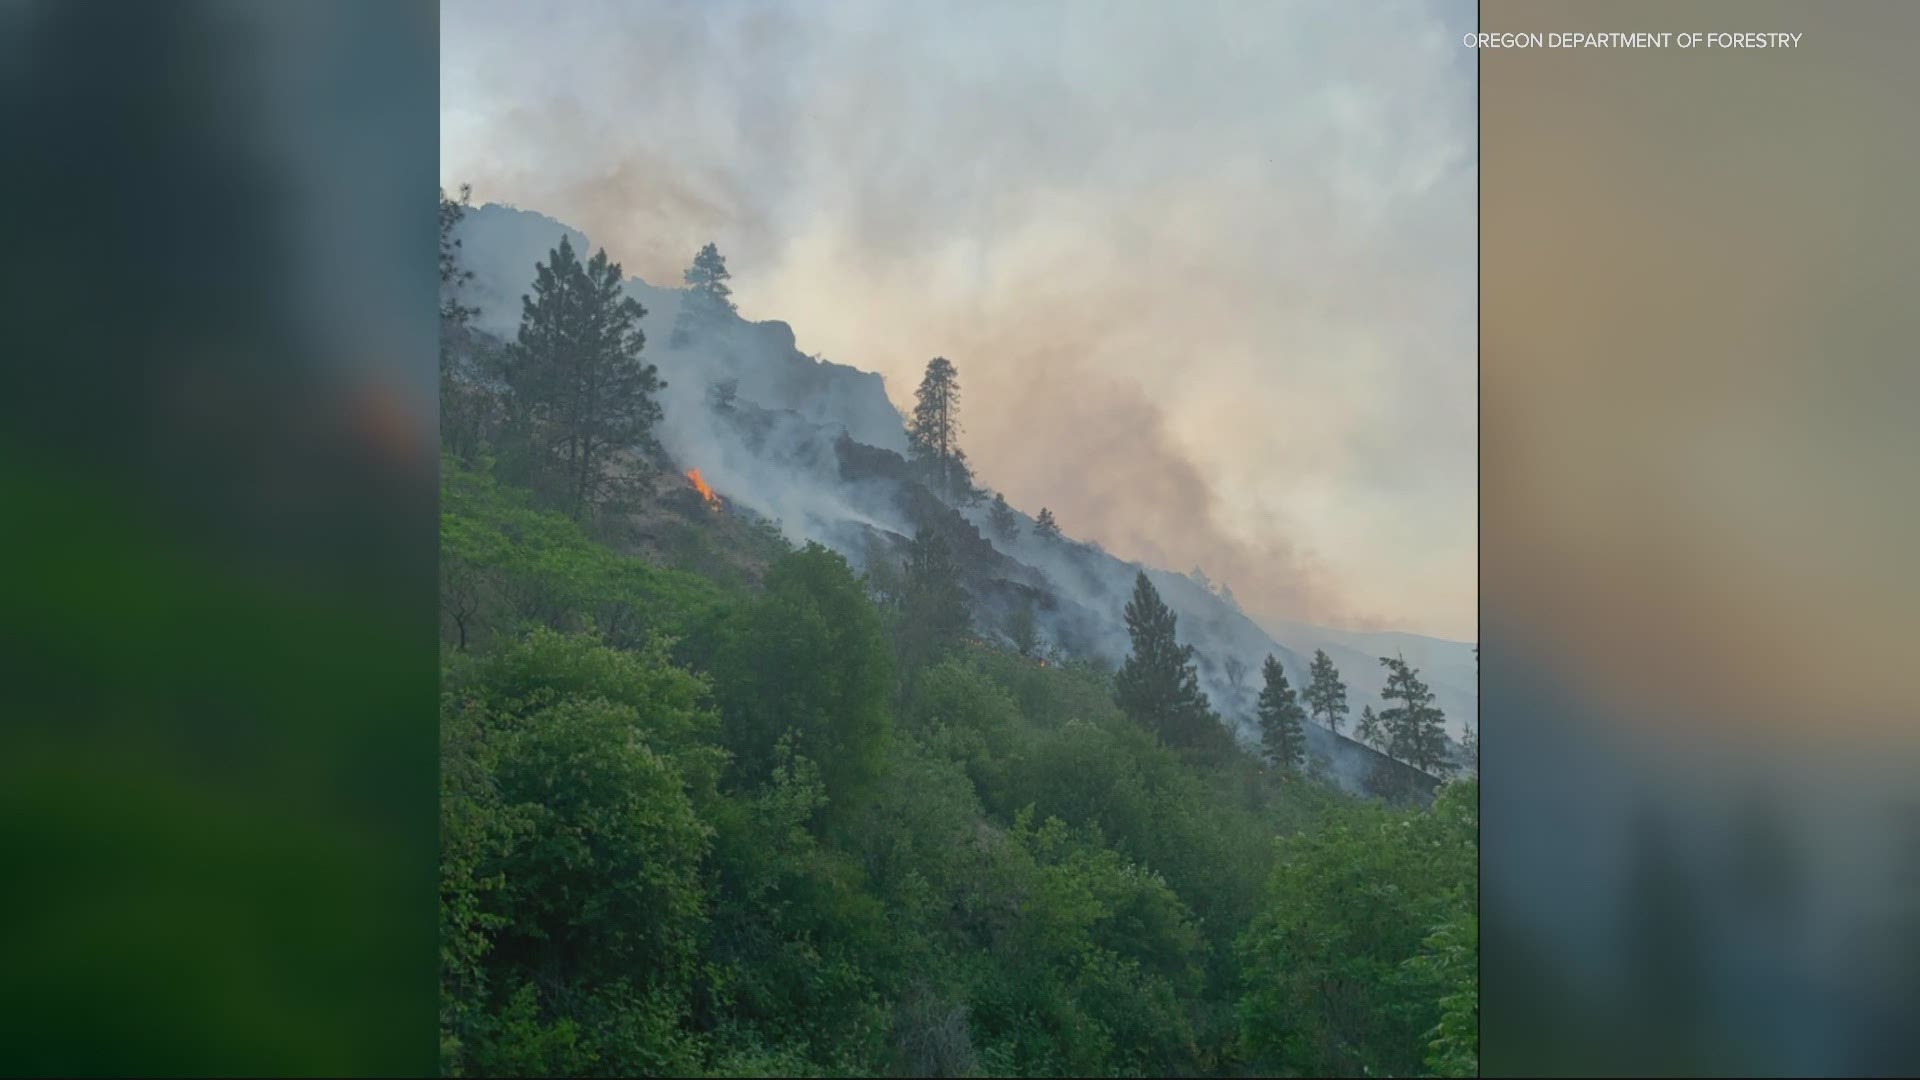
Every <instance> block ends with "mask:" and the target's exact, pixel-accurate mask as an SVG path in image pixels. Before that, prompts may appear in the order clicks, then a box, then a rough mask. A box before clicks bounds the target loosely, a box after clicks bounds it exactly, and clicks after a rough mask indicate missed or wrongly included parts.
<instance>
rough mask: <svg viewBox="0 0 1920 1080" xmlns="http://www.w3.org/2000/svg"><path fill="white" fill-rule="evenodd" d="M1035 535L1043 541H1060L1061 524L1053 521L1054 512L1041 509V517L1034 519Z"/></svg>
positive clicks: (1044, 508)
mask: <svg viewBox="0 0 1920 1080" xmlns="http://www.w3.org/2000/svg"><path fill="white" fill-rule="evenodd" d="M1033 533H1034V535H1035V536H1038V537H1040V538H1041V539H1043V540H1058V539H1060V524H1059V522H1056V521H1054V520H1053V511H1051V510H1049V509H1047V508H1046V507H1044V506H1043V507H1041V508H1040V516H1039V517H1037V518H1035V519H1034V522H1033Z"/></svg>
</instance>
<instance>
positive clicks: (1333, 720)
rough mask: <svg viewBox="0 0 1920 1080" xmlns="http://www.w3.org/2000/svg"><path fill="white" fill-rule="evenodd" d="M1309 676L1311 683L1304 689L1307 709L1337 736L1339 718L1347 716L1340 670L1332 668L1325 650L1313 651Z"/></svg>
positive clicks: (1330, 660) (1345, 695) (1344, 688)
mask: <svg viewBox="0 0 1920 1080" xmlns="http://www.w3.org/2000/svg"><path fill="white" fill-rule="evenodd" d="M1309 675H1310V676H1311V681H1310V682H1309V683H1308V684H1307V689H1306V698H1307V708H1308V710H1309V711H1310V712H1311V714H1312V715H1314V716H1317V717H1320V718H1322V722H1323V723H1325V724H1326V725H1327V727H1328V729H1329V730H1331V731H1332V732H1333V733H1334V734H1336V735H1338V734H1339V733H1340V718H1341V717H1343V716H1345V715H1347V684H1346V683H1343V682H1341V681H1340V669H1338V668H1336V667H1334V666H1333V660H1332V659H1330V658H1329V657H1328V656H1327V653H1326V650H1325V649H1315V650H1314V651H1313V668H1312V670H1311V671H1310V672H1309Z"/></svg>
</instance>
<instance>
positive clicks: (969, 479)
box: [907, 356, 973, 499]
mask: <svg viewBox="0 0 1920 1080" xmlns="http://www.w3.org/2000/svg"><path fill="white" fill-rule="evenodd" d="M914 399H915V401H914V406H913V416H912V417H911V418H909V419H908V421H907V451H908V455H909V456H910V457H911V458H912V459H913V461H914V463H915V464H917V465H918V466H919V467H920V469H921V473H922V475H924V476H925V477H926V478H927V483H928V486H930V487H932V488H933V489H934V490H935V491H937V492H939V493H940V495H941V496H942V497H944V498H948V499H964V498H966V497H967V496H968V494H969V493H970V492H972V490H973V470H972V468H971V467H970V466H969V465H968V464H967V455H966V453H965V452H964V451H962V450H961V449H960V371H959V369H958V368H955V367H954V366H953V361H951V360H948V359H947V358H946V357H944V356H936V357H934V358H933V359H932V360H929V361H927V373H926V375H925V377H923V378H922V379H921V380H920V389H918V390H916V391H914Z"/></svg>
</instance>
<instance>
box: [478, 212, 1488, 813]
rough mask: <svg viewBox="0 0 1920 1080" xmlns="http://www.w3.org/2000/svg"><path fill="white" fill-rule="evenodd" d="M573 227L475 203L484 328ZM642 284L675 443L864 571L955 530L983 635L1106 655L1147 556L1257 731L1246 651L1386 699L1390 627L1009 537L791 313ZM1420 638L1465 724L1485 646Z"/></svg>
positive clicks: (1299, 679)
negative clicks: (755, 315)
mask: <svg viewBox="0 0 1920 1080" xmlns="http://www.w3.org/2000/svg"><path fill="white" fill-rule="evenodd" d="M562 236H565V237H567V238H568V239H569V240H570V242H571V243H572V244H573V245H574V246H575V247H576V248H577V249H578V250H580V251H581V252H582V253H583V254H584V253H586V252H587V251H588V250H589V248H588V240H587V238H586V237H585V236H584V235H583V234H581V233H580V232H578V231H577V230H574V229H571V228H568V227H567V226H565V225H563V224H562V223H560V222H558V221H555V220H553V219H552V218H548V217H545V216H544V215H540V214H536V213H533V212H530V211H525V210H519V209H516V208H513V207H506V206H498V205H486V206H481V207H476V208H474V209H472V210H471V211H469V213H468V214H467V215H466V217H465V219H464V220H463V221H462V222H461V224H460V226H459V238H460V240H461V243H462V261H463V262H464V263H465V265H466V266H467V268H468V269H470V270H471V271H473V273H474V279H473V281H472V282H471V285H470V287H469V289H468V291H467V294H466V300H467V302H468V303H470V304H474V305H476V306H478V307H479V308H480V309H481V314H480V315H479V316H478V318H477V319H476V325H477V326H478V327H479V329H480V330H481V331H482V332H484V333H487V334H490V335H493V336H497V337H499V338H502V339H510V338H511V337H512V335H513V333H514V330H515V328H516V327H517V325H518V321H519V313H520V303H519V296H520V294H521V293H522V292H524V291H525V290H526V289H527V284H526V283H527V282H528V281H530V280H531V278H532V275H533V266H534V263H535V262H536V261H542V260H544V259H545V258H546V257H547V252H548V250H549V249H550V248H552V247H553V246H554V245H555V244H557V243H558V242H559V240H560V238H561V237H562ZM626 288H627V292H628V293H629V295H631V296H633V297H634V298H635V299H637V300H639V301H640V302H641V303H642V304H643V305H644V306H645V307H646V308H647V312H648V314H647V316H646V318H645V320H644V321H643V323H642V325H643V328H644V329H645V331H646V333H647V346H646V353H645V355H646V358H647V359H648V360H649V361H650V362H652V363H654V364H656V365H657V366H658V367H659V369H660V372H661V375H662V376H663V377H664V378H665V380H666V383H667V386H666V389H665V390H664V391H663V393H662V404H663V406H664V408H665V414H666V418H665V420H664V421H663V423H662V425H661V428H660V431H659V435H660V440H661V443H662V445H663V446H664V448H665V449H666V450H667V451H668V453H669V454H671V456H672V457H673V459H674V460H675V461H676V462H678V463H679V465H680V467H681V468H682V469H693V468H697V469H699V470H700V472H701V475H702V476H703V478H704V479H705V480H706V481H707V482H708V483H709V484H711V485H712V486H713V488H714V489H716V490H717V491H718V492H719V493H720V494H721V495H722V496H724V497H725V499H726V501H727V505H729V506H730V507H733V508H735V509H736V510H749V511H752V512H753V513H754V514H757V515H759V516H762V517H765V518H767V519H769V520H771V521H773V522H775V523H777V524H778V525H779V527H780V528H781V529H782V531H784V532H785V533H786V534H787V535H788V536H789V537H791V538H793V539H796V540H814V541H818V542H820V543H822V544H825V545H827V546H828V547H831V548H833V549H835V550H837V551H839V552H841V553H842V554H843V555H845V556H846V557H847V558H848V559H849V561H851V562H852V563H853V564H854V565H855V566H856V567H859V568H862V569H871V568H872V567H873V565H874V564H875V562H876V560H882V559H886V560H894V561H896V562H897V560H898V559H899V557H900V555H901V552H902V550H903V548H904V545H905V543H906V541H907V539H908V538H909V537H911V536H913V535H914V534H916V533H917V532H920V531H922V530H927V529H932V530H936V531H939V532H941V533H942V534H943V535H944V536H945V537H946V539H947V540H948V542H949V544H950V545H951V546H952V547H953V549H954V551H955V552H956V561H957V563H958V564H959V566H960V569H961V572H962V575H963V583H964V584H965V585H966V587H967V590H968V592H969V594H970V595H971V598H972V600H973V608H974V620H975V629H976V633H978V634H979V635H980V636H982V637H984V638H988V639H1001V640H1004V639H1005V627H1006V626H1007V624H1008V620H1009V618H1010V617H1011V615H1012V613H1013V611H1014V610H1015V608H1016V607H1017V606H1021V605H1031V606H1032V608H1033V610H1034V613H1035V619H1036V623H1037V625H1038V627H1039V629H1040V631H1041V634H1042V636H1043V637H1044V638H1045V639H1046V641H1047V643H1048V644H1050V645H1051V646H1053V647H1055V648H1057V649H1058V650H1060V651H1061V652H1063V653H1065V654H1068V655H1074V656H1080V657H1087V658H1097V659H1099V660H1101V661H1102V662H1105V663H1107V664H1117V663H1119V662H1120V660H1122V659H1123V658H1124V657H1125V655H1126V653H1127V651H1128V640H1127V635H1126V630H1125V626H1124V624H1123V622H1122V619H1121V611H1122V609H1123V608H1124V606H1125V604H1126V601H1127V598H1128V596H1129V594H1130V592H1131V591H1132V588H1133V580H1134V576H1135V574H1136V573H1138V572H1140V571H1142V570H1144V571H1145V572H1146V573H1147V575H1148V576H1149V578H1150V579H1152V581H1153V582H1154V585H1155V587H1156V588H1157V589H1158V590H1159V591H1160V593H1161V595H1162V597H1163V598H1164V599H1165V600H1166V602H1167V604H1168V606H1169V607H1171V608H1172V609H1173V610H1174V612H1175V613H1176V614H1177V615H1178V616H1179V620H1180V625H1179V629H1180V637H1181V640H1182V641H1184V642H1186V643H1188V644H1191V645H1193V646H1194V647H1195V649H1196V651H1197V654H1198V660H1199V667H1200V674H1201V681H1202V687H1203V688H1204V689H1205V690H1206V691H1207V693H1208V696H1209V697H1210V698H1211V699H1212V701H1213V702H1214V705H1215V707H1216V709H1218V710H1219V711H1220V712H1221V714H1222V715H1223V717H1225V718H1226V720H1227V721H1228V723H1229V725H1230V726H1232V727H1233V728H1235V730H1236V731H1237V733H1238V734H1239V736H1240V737H1241V738H1242V739H1243V740H1244V741H1248V742H1251V741H1253V739H1254V732H1253V729H1252V706H1253V695H1254V692H1255V691H1256V690H1257V687H1254V686H1246V685H1241V686H1235V685H1234V684H1233V682H1232V680H1231V679H1230V678H1229V675H1228V659H1229V658H1234V659H1237V660H1238V661H1239V663H1240V664H1241V665H1242V666H1243V668H1244V670H1245V671H1247V672H1257V671H1258V670H1259V668H1260V665H1261V662H1262V661H1263V660H1264V659H1265V658H1266V657H1267V656H1268V655H1272V656H1274V657H1275V658H1277V659H1278V660H1279V661H1280V663H1281V665H1282V666H1283V667H1284V668H1285V669H1286V671H1287V675H1288V677H1289V678H1290V679H1292V680H1294V682H1295V684H1296V685H1304V682H1305V680H1306V675H1307V668H1308V660H1309V659H1310V658H1311V656H1312V654H1313V650H1314V649H1315V648H1325V649H1326V650H1327V652H1328V653H1329V655H1331V656H1333V657H1334V659H1335V663H1336V664H1337V665H1338V666H1339V667H1340V669H1341V671H1342V674H1343V676H1344V677H1345V678H1346V679H1347V681H1348V682H1349V684H1350V686H1351V687H1352V689H1351V691H1350V700H1351V701H1352V702H1353V707H1354V711H1355V713H1358V711H1359V709H1360V706H1361V705H1362V704H1363V703H1365V702H1367V701H1371V700H1374V699H1375V698H1376V697H1377V693H1378V688H1379V685H1380V682H1381V679H1380V676H1379V664H1378V663H1377V660H1376V657H1377V656H1380V655H1387V653H1380V652H1372V653H1369V652H1368V650H1370V649H1373V648H1376V647H1384V646H1385V645H1386V644H1388V642H1387V641H1385V640H1384V638H1380V636H1377V635H1376V636H1368V635H1353V634H1345V633H1342V632H1340V631H1328V630H1324V629H1322V628H1317V627H1310V626H1305V625H1304V624H1298V623H1287V622H1285V621H1284V620H1267V622H1268V625H1267V626H1264V627H1263V625H1262V624H1261V623H1259V622H1256V621H1255V620H1254V619H1252V618H1249V617H1248V616H1247V615H1245V614H1244V613H1242V612H1241V611H1240V609H1239V608H1238V607H1237V606H1236V605H1234V604H1233V603H1232V602H1231V601H1230V600H1228V599H1226V598H1224V597H1223V596H1221V595H1220V594H1218V593H1215V592H1214V591H1212V590H1211V589H1209V588H1206V587H1204V586H1203V585H1201V584H1200V583H1198V582H1196V581H1194V580H1193V579H1191V578H1189V577H1188V576H1186V575H1183V574H1178V573H1173V572H1171V571H1166V570H1161V569H1157V568H1149V567H1142V566H1140V565H1138V564H1135V563H1131V562H1128V561H1126V560H1123V559H1120V558H1117V557H1115V556H1113V555H1110V554H1108V553H1107V552H1106V551H1104V550H1103V549H1101V548H1100V546H1099V545H1098V544H1096V543H1091V542H1081V541H1075V540H1072V539H1071V538H1067V537H1059V538H1044V537H1041V536H1039V535H1038V534H1037V533H1036V531H1035V528H1034V522H1033V520H1032V519H1031V518H1029V517H1027V516H1026V515H1024V514H1019V513H1018V512H1016V517H1017V519H1018V523H1019V524H1018V528H1017V530H1016V533H1015V535H1014V536H1012V537H1006V538H1002V537H997V536H993V535H992V533H991V531H990V530H989V528H988V526H987V520H986V518H987V515H986V506H985V504H984V503H982V504H980V505H977V506H970V507H961V508H955V507H951V506H949V505H947V503H945V502H944V501H942V500H941V499H939V498H936V497H935V496H934V495H933V494H932V493H931V492H929V491H928V490H927V489H926V488H925V487H924V486H923V485H921V484H920V483H919V482H918V481H917V480H916V479H915V478H914V477H913V475H912V473H911V471H910V470H909V469H908V468H907V464H906V461H905V459H904V457H903V455H904V453H905V451H906V445H907V440H906V433H905V427H904V422H903V420H902V417H901V414H900V412H899V410H898V409H897V408H896V407H895V406H894V404H893V403H892V401H891V400H890V399H889V398H888V396H887V393H886V387H885V384H884V381H883V380H882V379H881V377H880V376H878V375H875V374H873V373H870V372H864V371H860V370H858V369H856V368H852V367H848V366H846V365H842V364H835V363H832V362H829V361H825V360H822V359H819V358H816V357H812V356H808V355H806V354H804V353H802V352H801V351H800V350H799V348H798V347H797V345H796V341H795V337H794V332H793V330H792V328H791V327H790V326H788V325H787V324H786V323H783V322H760V323H750V322H747V321H745V320H742V319H737V318H736V319H734V320H732V321H730V322H729V323H727V324H726V325H724V326H722V327H719V328H717V329H716V330H714V331H713V332H711V333H707V334H704V335H702V336H701V337H700V338H699V339H698V340H696V341H695V342H693V343H690V344H689V345H687V346H685V347H675V346H674V345H673V344H672V343H671V340H670V339H671V333H670V330H671V328H672V326H673V320H674V317H675V314H676V313H677V311H678V308H679V303H680V298H681V296H682V295H683V294H682V293H681V292H680V291H679V290H676V289H665V288H658V287H655V286H652V285H649V284H647V283H646V282H644V281H642V280H640V279H638V278H629V279H628V281H627V285H626ZM723 382H724V383H731V384H733V386H734V387H735V393H734V395H733V397H732V399H731V400H730V401H726V402H716V401H715V400H714V399H713V397H712V396H711V395H710V389H711V388H712V387H714V386H715V385H717V384H720V383H723ZM1409 637H1410V636H1409ZM1418 642H1419V643H1424V644H1417V647H1419V648H1422V649H1425V650H1426V651H1425V652H1424V653H1422V655H1428V656H1432V657H1435V658H1444V659H1446V660H1447V661H1448V663H1447V665H1446V666H1445V668H1444V677H1438V676H1436V677H1435V678H1433V679H1430V681H1431V682H1433V684H1434V687H1435V690H1436V693H1440V694H1442V695H1443V696H1442V697H1441V703H1442V707H1443V708H1446V709H1447V711H1448V715H1449V719H1450V725H1449V726H1450V729H1452V730H1453V731H1455V732H1456V734H1457V733H1458V731H1459V724H1460V717H1461V715H1463V714H1464V713H1465V712H1466V710H1467V709H1469V708H1470V706H1471V702H1472V700H1473V699H1472V695H1471V686H1472V684H1471V682H1468V683H1467V684H1466V692H1465V694H1464V696H1463V693H1462V687H1461V684H1460V681H1459V678H1458V677H1457V672H1456V671H1455V668H1456V667H1457V665H1455V664H1453V663H1452V659H1453V654H1452V653H1451V652H1448V651H1447V650H1446V649H1443V648H1441V647H1442V646H1445V647H1451V648H1454V649H1462V650H1468V652H1467V655H1468V656H1469V657H1470V656H1471V652H1470V647H1468V646H1459V645H1456V644H1455V643H1450V642H1437V641H1434V640H1433V639H1418ZM1405 644H1406V643H1401V644H1396V647H1405ZM1409 659H1410V660H1412V659H1413V656H1412V655H1409ZM1416 663H1418V662H1417V661H1416ZM1254 677H1255V678H1257V676H1254ZM1455 710H1460V712H1456V711H1455ZM1309 737H1310V743H1311V746H1310V749H1311V750H1312V752H1313V753H1314V754H1316V755H1318V756H1319V757H1321V758H1323V759H1325V762H1326V765H1327V767H1328V768H1329V769H1330V771H1331V772H1332V773H1333V774H1334V775H1336V776H1338V777H1339V778H1340V779H1341V780H1342V782H1343V783H1345V784H1347V785H1348V786H1349V787H1353V788H1356V789H1362V788H1365V787H1366V777H1367V776H1368V774H1369V772H1370V771H1371V770H1374V769H1376V768H1378V763H1377V761H1376V759H1377V758H1378V755H1375V754H1373V753H1372V752H1371V751H1369V750H1367V749H1366V748H1364V747H1361V746H1359V745H1358V744H1356V743H1353V742H1351V741H1350V740H1348V739H1345V738H1343V737H1337V736H1335V735H1333V733H1331V732H1329V731H1326V730H1325V729H1324V728H1320V727H1319V726H1318V725H1310V731H1309Z"/></svg>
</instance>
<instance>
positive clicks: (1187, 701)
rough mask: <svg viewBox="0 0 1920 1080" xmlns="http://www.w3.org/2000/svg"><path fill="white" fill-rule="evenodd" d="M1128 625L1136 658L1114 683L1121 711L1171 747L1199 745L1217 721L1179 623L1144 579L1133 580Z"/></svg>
mask: <svg viewBox="0 0 1920 1080" xmlns="http://www.w3.org/2000/svg"><path fill="white" fill-rule="evenodd" d="M1126 619H1127V635H1128V636H1129V637H1131V638H1132V639H1133V652H1132V654H1131V655H1129V656H1128V657H1127V661H1126V663H1125V664H1123V665H1121V667H1120V672H1119V674H1118V675H1116V676H1115V678H1114V690H1115V692H1114V698H1115V700H1116V701H1117V702H1118V703H1119V705H1120V709H1121V711H1122V712H1124V713H1126V714H1127V716H1128V717H1130V718H1131V719H1132V720H1133V721H1134V722H1135V723H1137V724H1140V725H1141V726H1143V727H1145V728H1146V729H1147V730H1149V731H1152V732H1154V733H1155V734H1157V735H1159V736H1160V737H1161V738H1162V739H1163V740H1165V741H1166V742H1168V743H1171V744H1174V745H1181V746H1194V745H1199V744H1200V743H1201V742H1202V740H1204V739H1205V738H1206V737H1207V736H1208V735H1209V734H1210V733H1209V732H1208V731H1207V730H1206V728H1207V725H1210V724H1216V723H1217V721H1215V719H1214V717H1213V710H1212V708H1211V707H1210V706H1209V705H1208V703H1207V698H1206V695H1205V694H1203V693H1201V691H1200V675H1199V672H1198V670H1197V669H1196V668H1195V666H1194V662H1193V646H1191V645H1182V644H1180V642H1179V640H1178V639H1177V638H1176V637H1175V633H1174V631H1175V626H1176V623H1177V622H1178V620H1177V619H1176V617H1175V616H1174V614H1173V611H1172V609H1170V608H1168V607H1167V605H1166V604H1165V603H1163V602H1162V601H1161V599H1160V593H1159V592H1158V591H1157V590H1155V589H1154V587H1153V583H1152V582H1151V581H1148V580H1147V575H1146V574H1145V573H1141V574H1139V575H1138V576H1137V577H1136V578H1135V579H1134V583H1133V599H1132V600H1130V601H1128V603H1127V608H1126Z"/></svg>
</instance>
